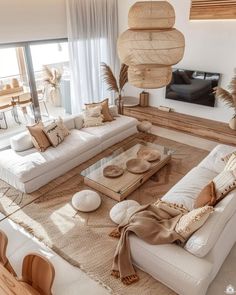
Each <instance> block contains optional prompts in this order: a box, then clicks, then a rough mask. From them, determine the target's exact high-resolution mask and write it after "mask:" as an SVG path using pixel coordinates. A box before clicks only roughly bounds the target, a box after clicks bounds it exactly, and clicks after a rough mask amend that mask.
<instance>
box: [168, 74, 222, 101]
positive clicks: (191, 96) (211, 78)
mask: <svg viewBox="0 0 236 295" xmlns="http://www.w3.org/2000/svg"><path fill="white" fill-rule="evenodd" d="M219 80H220V74H219V73H209V72H201V71H191V70H183V69H173V75H172V80H171V82H170V84H169V85H168V86H167V87H166V98H167V99H172V100H178V101H184V102H189V103H194V104H200V105H205V106H210V107H214V106H215V95H214V93H213V88H214V87H216V86H218V83H219Z"/></svg>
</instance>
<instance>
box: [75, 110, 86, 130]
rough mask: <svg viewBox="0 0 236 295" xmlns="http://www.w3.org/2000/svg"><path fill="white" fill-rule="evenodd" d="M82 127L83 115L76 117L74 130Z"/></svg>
mask: <svg viewBox="0 0 236 295" xmlns="http://www.w3.org/2000/svg"><path fill="white" fill-rule="evenodd" d="M83 126H84V117H83V114H80V115H77V116H76V117H75V128H76V129H78V130H80V129H82V128H83Z"/></svg>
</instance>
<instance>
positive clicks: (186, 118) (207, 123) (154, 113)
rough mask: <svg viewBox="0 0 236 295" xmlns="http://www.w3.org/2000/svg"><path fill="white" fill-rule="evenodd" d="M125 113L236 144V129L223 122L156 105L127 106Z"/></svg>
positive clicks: (156, 123)
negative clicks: (165, 109)
mask: <svg viewBox="0 0 236 295" xmlns="http://www.w3.org/2000/svg"><path fill="white" fill-rule="evenodd" d="M124 114H125V115H126V116H130V117H134V118H136V119H138V120H139V121H143V120H148V121H150V122H152V123H153V124H154V125H157V126H161V127H164V128H169V129H174V130H178V131H181V132H185V133H188V134H192V135H197V136H200V137H203V138H206V139H210V140H214V141H217V142H220V143H223V144H229V145H236V131H235V130H232V129H230V128H229V125H228V124H226V123H223V122H218V121H213V120H209V119H203V118H199V117H194V116H190V115H185V114H180V113H176V112H169V113H168V112H164V111H160V110H158V109H157V108H155V107H140V106H137V107H130V108H128V107H125V108H124Z"/></svg>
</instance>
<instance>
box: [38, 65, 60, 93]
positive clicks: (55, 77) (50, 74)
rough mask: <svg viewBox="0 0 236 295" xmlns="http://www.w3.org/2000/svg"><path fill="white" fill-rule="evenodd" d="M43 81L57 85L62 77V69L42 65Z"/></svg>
mask: <svg viewBox="0 0 236 295" xmlns="http://www.w3.org/2000/svg"><path fill="white" fill-rule="evenodd" d="M43 74H44V78H43V81H44V82H45V83H47V84H49V85H51V86H52V87H54V88H55V87H58V86H59V84H60V81H61V78H62V71H60V70H58V69H50V68H49V67H48V66H43Z"/></svg>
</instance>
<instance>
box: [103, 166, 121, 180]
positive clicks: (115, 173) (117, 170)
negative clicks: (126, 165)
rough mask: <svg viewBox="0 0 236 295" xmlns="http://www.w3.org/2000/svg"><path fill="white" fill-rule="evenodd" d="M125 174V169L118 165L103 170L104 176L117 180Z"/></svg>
mask: <svg viewBox="0 0 236 295" xmlns="http://www.w3.org/2000/svg"><path fill="white" fill-rule="evenodd" d="M123 173H124V169H123V168H121V167H119V166H116V165H109V166H107V167H105V168H104V169H103V175H104V176H105V177H108V178H117V177H120V176H121V175H123Z"/></svg>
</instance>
